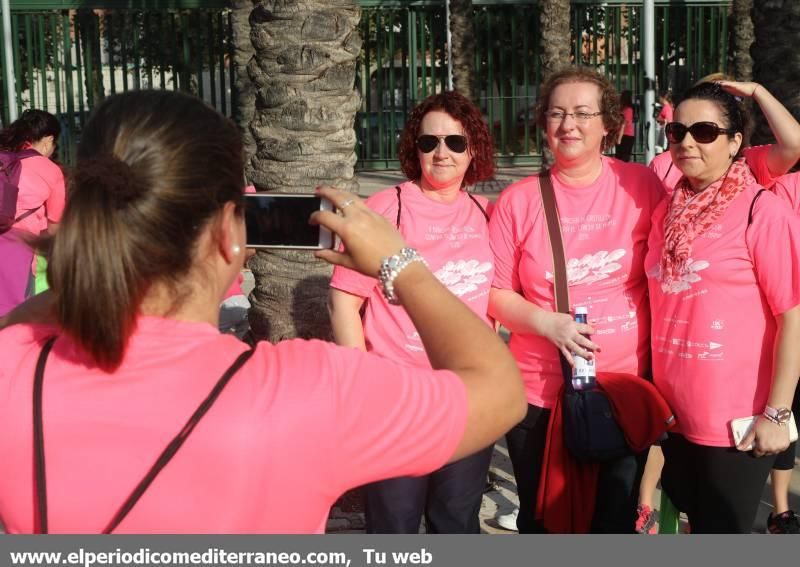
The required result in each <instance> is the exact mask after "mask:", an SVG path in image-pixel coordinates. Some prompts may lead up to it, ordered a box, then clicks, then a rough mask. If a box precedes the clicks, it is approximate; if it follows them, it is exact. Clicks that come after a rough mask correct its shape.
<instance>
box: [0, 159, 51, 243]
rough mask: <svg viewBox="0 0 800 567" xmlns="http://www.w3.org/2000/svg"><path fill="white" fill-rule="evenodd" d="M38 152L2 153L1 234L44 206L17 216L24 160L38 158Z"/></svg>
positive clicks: (0, 178)
mask: <svg viewBox="0 0 800 567" xmlns="http://www.w3.org/2000/svg"><path fill="white" fill-rule="evenodd" d="M38 155H40V154H39V152H37V151H36V150H21V151H19V152H8V151H0V234H2V233H4V232H6V231H8V230H9V229H10V228H11V227H12V226H14V225H15V224H16V223H18V222H19V221H21V220H22V219H24V218H26V217H29V216H30V215H32V214H33V213H35V212H36V211H37V210H38V209H39V208H41V207H42V205H39V206H38V207H35V208H33V209H29V210H27V211H25V212H24V213H22V214H21V215H19V216H15V215H16V214H17V197H18V196H19V175H20V172H21V170H22V160H24V159H25V158H29V157H33V156H38Z"/></svg>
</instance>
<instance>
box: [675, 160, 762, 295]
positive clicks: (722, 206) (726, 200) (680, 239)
mask: <svg viewBox="0 0 800 567" xmlns="http://www.w3.org/2000/svg"><path fill="white" fill-rule="evenodd" d="M754 183H756V181H755V178H754V177H753V174H752V173H751V171H750V168H749V167H748V166H747V165H746V164H745V162H744V160H742V159H739V160H736V161H735V162H733V163H732V164H731V166H730V168H728V172H727V173H726V174H725V176H724V177H723V178H722V179H720V180H718V181H715V182H714V183H712V184H711V185H709V186H708V187H706V188H705V189H704V190H703V191H700V192H699V193H695V192H694V191H693V190H692V188H691V186H690V185H689V181H688V180H687V179H686V177H681V179H680V181H678V184H677V185H676V186H675V191H674V193H673V194H672V201H671V202H670V205H669V212H668V213H667V217H666V219H664V249H663V250H662V252H661V282H662V284H665V285H668V284H670V283H671V282H673V281H674V280H676V279H678V278H680V276H681V274H682V273H683V271H684V269H685V268H686V262H687V261H688V260H689V256H690V255H691V253H692V242H694V239H695V238H697V237H698V236H700V235H702V234H704V233H705V232H706V231H707V230H708V229H709V228H710V227H711V226H713V225H714V223H716V222H717V220H719V218H720V217H721V216H722V214H723V213H724V212H725V210H726V209H727V208H728V205H730V204H731V202H732V201H733V200H734V199H735V198H736V196H737V195H738V194H739V193H741V192H742V191H743V190H744V189H745V188H746V187H747V186H749V185H752V184H754Z"/></svg>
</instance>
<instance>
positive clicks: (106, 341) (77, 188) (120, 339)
mask: <svg viewBox="0 0 800 567" xmlns="http://www.w3.org/2000/svg"><path fill="white" fill-rule="evenodd" d="M142 192H143V187H142V185H141V182H140V181H139V180H137V179H136V177H135V175H134V173H133V171H132V170H131V168H130V167H128V165H127V164H125V163H124V162H122V161H120V160H118V159H116V158H114V157H113V156H103V157H101V158H97V159H92V160H87V161H86V162H83V163H81V164H80V165H79V166H78V167H77V168H76V170H75V172H74V175H73V177H72V181H71V195H70V201H69V209H68V212H69V214H65V215H64V217H63V219H62V222H61V226H60V227H59V228H60V230H59V237H58V238H53V240H52V243H51V245H50V246H48V248H49V250H50V254H49V257H50V259H49V262H48V266H47V277H48V280H49V282H50V284H51V286H52V288H53V289H54V290H57V294H58V296H57V297H58V301H57V308H56V312H57V317H58V322H59V324H60V325H61V327H62V329H63V330H64V331H65V332H67V333H68V334H69V335H71V336H73V337H74V338H76V339H77V340H78V342H79V343H80V344H81V345H83V347H84V348H85V349H86V351H87V352H88V353H89V354H90V355H91V357H92V358H93V359H94V360H95V361H96V362H97V364H98V366H100V367H101V368H103V369H106V370H112V369H113V368H114V367H116V366H117V365H118V363H119V361H120V360H121V359H122V356H123V352H124V350H125V345H126V344H127V341H128V338H129V337H130V335H131V333H132V332H133V330H134V325H135V321H136V313H137V312H138V310H139V307H140V305H141V302H142V298H143V297H144V293H145V291H146V288H147V281H146V279H145V278H146V275H147V274H145V273H143V272H142V271H141V270H140V269H139V266H140V265H141V263H142V262H141V260H140V259H139V261H137V258H136V255H137V253H139V252H140V250H138V246H137V243H136V242H135V238H134V235H133V234H131V233H130V231H127V230H125V226H126V222H127V221H128V219H126V216H128V215H126V208H127V205H128V204H129V203H130V202H131V201H133V200H134V199H135V198H136V197H137V196H139V195H141V194H142Z"/></svg>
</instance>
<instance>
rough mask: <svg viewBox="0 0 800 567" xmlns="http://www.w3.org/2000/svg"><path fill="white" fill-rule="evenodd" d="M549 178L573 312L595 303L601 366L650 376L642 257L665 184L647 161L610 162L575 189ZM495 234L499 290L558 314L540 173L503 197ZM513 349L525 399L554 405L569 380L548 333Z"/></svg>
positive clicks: (517, 342) (515, 341)
mask: <svg viewBox="0 0 800 567" xmlns="http://www.w3.org/2000/svg"><path fill="white" fill-rule="evenodd" d="M554 173H555V172H554ZM552 180H553V188H554V189H555V193H556V199H557V201H558V210H559V216H560V218H561V228H562V233H563V237H564V248H565V251H566V256H567V278H568V282H569V292H570V301H571V305H572V307H573V308H574V307H576V306H586V307H588V308H589V319H590V320H596V321H597V323H595V324H594V326H595V328H596V329H597V332H596V333H595V334H594V335H593V336H592V340H593V341H595V342H597V343H598V344H600V346H601V348H602V352H601V353H599V354H598V357H597V364H598V367H599V368H600V369H601V370H606V371H615V372H628V373H632V374H638V375H640V376H643V375H645V374H646V373H647V370H648V367H649V364H650V357H649V331H650V316H649V312H648V306H647V279H646V277H645V273H644V255H645V252H646V244H647V235H648V234H649V233H650V217H651V215H652V212H653V210H654V209H655V207H656V205H657V204H658V202H659V201H660V200H661V198H662V196H663V189H662V188H661V183H660V182H659V181H658V179H657V178H656V176H655V175H653V173H652V172H651V171H649V170H648V169H647V168H646V167H644V166H642V165H639V164H636V163H625V162H621V161H618V160H615V159H609V158H605V157H604V158H603V168H602V172H601V174H600V177H599V178H598V179H597V180H596V181H595V182H594V183H593V184H592V185H591V186H589V187H570V186H568V185H566V184H564V183H563V182H562V181H561V180H560V179H559V178H558V176H557V175H556V174H554V175H552ZM489 233H490V238H491V244H492V251H493V252H494V256H495V278H494V283H493V284H492V285H493V286H494V287H496V288H499V289H507V290H513V291H516V292H518V293H521V294H522V295H523V296H524V297H525V299H527V300H528V301H530V302H531V303H534V304H536V305H538V306H539V307H541V308H543V309H545V310H547V311H555V300H554V296H553V276H552V272H553V260H552V253H551V249H550V239H549V237H548V233H547V223H546V221H545V218H544V211H543V209H542V203H541V196H540V194H539V179H538V176H536V175H534V176H531V177H528V178H527V179H523V180H522V181H518V182H517V183H514V184H513V185H511V186H509V187H508V188H507V189H506V190H505V191H503V193H502V194H501V195H500V198H499V200H498V201H497V203H496V204H495V208H494V212H493V213H492V222H491V223H490V227H489ZM510 348H511V352H512V353H513V354H514V357H515V358H516V360H517V364H518V365H519V367H520V370H521V371H522V376H523V379H524V381H525V389H526V392H527V396H528V401H529V402H530V403H531V404H533V405H536V406H539V407H546V408H548V407H552V405H553V403H554V402H555V399H556V396H557V393H558V389H559V387H560V386H561V384H562V383H563V378H562V375H561V365H560V362H559V356H558V350H557V349H556V347H555V346H554V345H553V343H551V342H550V341H549V340H548V339H546V338H545V337H541V336H538V335H531V334H524V333H512V335H511V342H510Z"/></svg>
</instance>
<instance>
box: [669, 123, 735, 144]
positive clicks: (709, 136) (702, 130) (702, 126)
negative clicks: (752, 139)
mask: <svg viewBox="0 0 800 567" xmlns="http://www.w3.org/2000/svg"><path fill="white" fill-rule="evenodd" d="M686 132H689V133H690V134H691V135H692V138H694V141H695V142H698V143H700V144H710V143H711V142H713V141H714V140H716V139H717V138H718V137H719V135H720V134H735V133H736V131H735V130H730V129H728V128H720V127H719V126H718V125H717V123H716V122H695V123H694V124H692V125H691V126H686V125H685V124H681V123H680V122H670V123H669V124H667V126H666V130H665V133H666V135H667V141H668V142H669V143H670V144H680V143H681V142H683V139H684V138H685V137H686Z"/></svg>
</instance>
